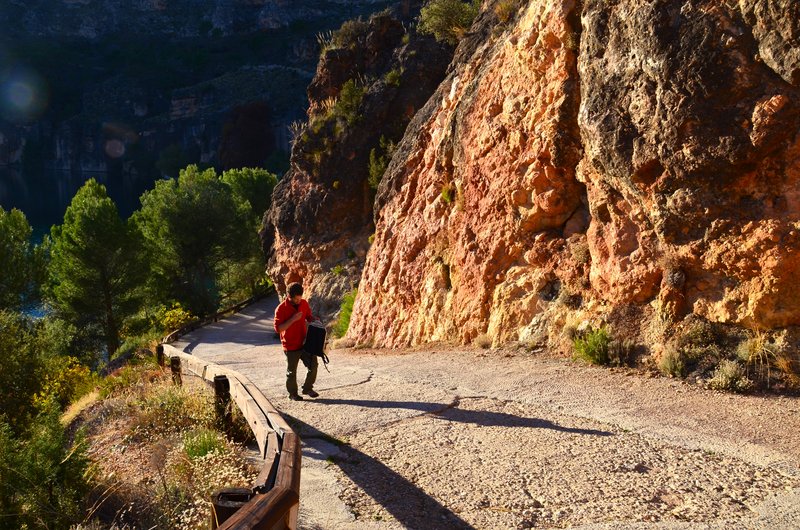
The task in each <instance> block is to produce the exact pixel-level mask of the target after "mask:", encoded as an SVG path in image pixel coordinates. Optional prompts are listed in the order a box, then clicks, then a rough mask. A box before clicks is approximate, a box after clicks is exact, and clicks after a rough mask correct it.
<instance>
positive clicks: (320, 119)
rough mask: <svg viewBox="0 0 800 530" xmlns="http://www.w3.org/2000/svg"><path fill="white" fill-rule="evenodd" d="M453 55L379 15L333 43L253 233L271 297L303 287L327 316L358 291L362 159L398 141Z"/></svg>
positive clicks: (368, 195)
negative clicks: (257, 234)
mask: <svg viewBox="0 0 800 530" xmlns="http://www.w3.org/2000/svg"><path fill="white" fill-rule="evenodd" d="M451 54H452V50H449V49H447V48H445V47H443V46H440V45H439V44H437V43H436V42H435V41H434V40H433V39H431V38H428V37H422V36H419V35H416V34H407V33H406V31H405V29H404V26H403V24H402V22H401V19H400V18H399V17H397V16H395V15H392V14H389V13H386V12H385V13H381V14H379V15H376V16H373V17H372V18H370V19H369V21H368V22H367V21H364V22H352V23H348V24H346V25H345V26H343V29H342V30H340V31H339V32H338V33H337V34H335V35H334V36H333V37H332V40H331V45H330V47H329V48H328V49H327V50H325V51H324V53H323V55H322V58H321V60H320V63H319V66H318V68H317V73H316V76H315V78H314V80H313V81H312V83H311V85H310V87H309V90H308V94H309V113H308V116H309V119H308V123H307V124H306V125H305V127H304V129H303V130H302V131H300V132H298V136H297V138H296V141H295V143H294V146H293V149H292V157H291V169H290V171H289V172H288V173H287V174H286V175H285V176H284V178H283V179H282V180H281V181H280V182H279V184H278V186H277V187H276V188H275V191H274V193H273V200H272V207H271V209H270V211H269V212H268V213H267V215H266V216H265V219H264V227H263V229H262V231H261V236H262V241H263V243H264V250H265V253H266V254H267V257H268V265H267V270H268V273H269V275H270V277H271V278H273V280H274V281H275V284H276V287H277V288H278V291H279V292H284V290H285V286H286V284H287V283H289V282H292V281H299V280H302V281H303V282H304V283H305V284H306V286H307V287H309V295H310V296H311V298H312V303H313V305H314V308H315V310H316V311H320V312H321V313H322V314H330V313H331V312H333V311H335V310H336V309H338V307H339V305H340V303H341V299H342V296H343V294H344V293H346V292H347V291H349V290H350V289H352V288H353V285H354V284H355V283H357V281H358V278H359V276H360V275H361V271H362V268H363V264H364V259H365V257H366V254H367V249H368V248H369V238H370V235H371V234H372V233H373V231H374V225H373V223H372V220H373V209H372V206H373V199H374V194H375V193H374V190H373V189H372V188H371V187H370V184H369V182H368V179H369V175H370V155H371V153H372V154H373V155H372V156H373V158H375V157H376V156H378V155H379V154H380V152H381V151H380V150H381V149H382V144H383V146H386V145H387V144H389V143H391V141H392V140H395V141H396V140H398V139H399V138H400V137H401V136H402V135H403V131H404V130H405V127H406V125H407V124H408V122H409V121H410V119H411V118H412V117H413V116H414V114H415V113H416V111H417V110H418V109H419V108H421V107H422V106H423V105H424V103H425V102H426V101H427V100H428V98H429V96H430V95H431V93H433V92H434V90H436V87H437V86H438V84H439V82H440V81H441V80H442V79H443V77H444V75H445V70H446V68H447V65H448V64H449V62H450V58H451Z"/></svg>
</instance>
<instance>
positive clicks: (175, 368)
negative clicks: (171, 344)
mask: <svg viewBox="0 0 800 530" xmlns="http://www.w3.org/2000/svg"><path fill="white" fill-rule="evenodd" d="M169 367H170V368H171V369H172V382H173V383H175V384H176V385H178V386H181V385H182V384H183V380H182V379H181V358H180V357H171V358H170V360H169Z"/></svg>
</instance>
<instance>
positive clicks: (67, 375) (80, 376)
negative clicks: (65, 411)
mask: <svg viewBox="0 0 800 530" xmlns="http://www.w3.org/2000/svg"><path fill="white" fill-rule="evenodd" d="M48 364H50V365H51V366H50V369H49V370H48V371H47V373H46V375H45V376H44V380H43V382H42V390H41V391H40V392H39V393H38V394H36V396H35V397H34V404H35V405H36V406H37V408H41V407H42V406H43V404H44V403H45V402H46V401H48V400H50V399H55V400H56V402H57V403H58V404H59V406H60V407H61V408H64V407H66V406H67V405H69V404H70V403H72V402H73V401H75V400H77V399H79V398H81V397H83V396H84V395H86V394H88V393H89V392H91V391H92V390H94V388H95V386H97V384H98V382H99V379H98V377H97V375H96V374H93V373H92V371H91V370H89V368H88V367H86V366H84V365H82V364H81V363H80V362H79V361H78V359H76V358H75V357H56V358H53V359H49V360H48Z"/></svg>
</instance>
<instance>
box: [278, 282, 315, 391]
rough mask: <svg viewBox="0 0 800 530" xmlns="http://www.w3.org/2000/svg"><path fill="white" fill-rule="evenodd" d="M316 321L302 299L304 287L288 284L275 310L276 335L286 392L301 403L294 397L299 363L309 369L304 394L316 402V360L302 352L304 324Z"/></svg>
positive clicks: (304, 336)
mask: <svg viewBox="0 0 800 530" xmlns="http://www.w3.org/2000/svg"><path fill="white" fill-rule="evenodd" d="M314 320H317V318H316V317H314V315H312V314H311V306H309V305H308V302H306V301H305V300H304V299H303V286H302V285H300V284H299V283H292V284H289V288H288V290H287V296H286V300H284V301H283V302H281V304H280V305H279V306H278V307H277V308H276V309H275V331H276V332H278V334H279V335H280V337H281V344H282V345H283V352H284V353H285V354H286V365H287V370H286V390H288V391H289V399H291V400H294V401H302V400H303V396H301V395H299V394H298V393H297V364H298V363H299V361H300V360H302V361H303V364H304V365H306V368H308V373H307V374H306V380H305V382H304V383H303V394H306V395H307V396H310V397H312V398H315V397H317V396H319V394H318V393H316V392H314V381H316V380H317V366H318V363H317V357H316V356H315V355H311V354H309V353H307V352H306V351H305V350H303V343H304V342H305V340H306V329H307V327H306V326H307V322H311V321H314Z"/></svg>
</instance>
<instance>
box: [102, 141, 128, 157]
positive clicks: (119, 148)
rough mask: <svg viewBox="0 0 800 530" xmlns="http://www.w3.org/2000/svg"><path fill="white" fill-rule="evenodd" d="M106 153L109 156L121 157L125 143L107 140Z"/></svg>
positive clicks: (123, 153)
mask: <svg viewBox="0 0 800 530" xmlns="http://www.w3.org/2000/svg"><path fill="white" fill-rule="evenodd" d="M106 154H107V155H108V156H109V157H111V158H122V156H124V155H125V144H123V143H122V142H120V141H119V140H109V141H107V142H106Z"/></svg>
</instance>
